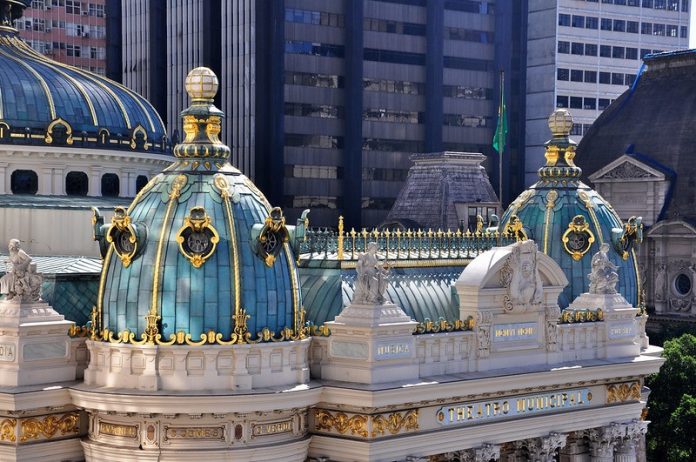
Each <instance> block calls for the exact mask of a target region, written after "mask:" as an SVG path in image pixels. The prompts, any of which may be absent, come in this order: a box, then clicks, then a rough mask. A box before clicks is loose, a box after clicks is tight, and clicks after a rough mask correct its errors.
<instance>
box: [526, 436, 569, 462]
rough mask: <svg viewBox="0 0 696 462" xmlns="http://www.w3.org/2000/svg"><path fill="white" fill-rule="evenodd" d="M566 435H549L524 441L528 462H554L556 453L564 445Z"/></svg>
mask: <svg viewBox="0 0 696 462" xmlns="http://www.w3.org/2000/svg"><path fill="white" fill-rule="evenodd" d="M567 438H568V435H565V434H560V433H549V434H548V435H547V436H542V437H540V438H531V439H528V440H526V442H525V445H526V446H527V451H528V454H529V461H530V462H555V461H556V451H557V450H558V449H560V448H562V447H564V446H565V445H566V440H567Z"/></svg>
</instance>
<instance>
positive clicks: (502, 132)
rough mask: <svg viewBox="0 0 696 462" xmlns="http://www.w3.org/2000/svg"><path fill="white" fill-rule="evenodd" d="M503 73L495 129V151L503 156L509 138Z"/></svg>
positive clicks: (501, 74)
mask: <svg viewBox="0 0 696 462" xmlns="http://www.w3.org/2000/svg"><path fill="white" fill-rule="evenodd" d="M503 88H504V87H503V73H502V72H501V73H500V104H499V105H498V125H497V126H496V127H495V135H493V149H495V150H496V151H498V154H499V155H501V156H502V155H503V151H505V137H507V132H508V126H507V108H506V107H505V93H504V91H503Z"/></svg>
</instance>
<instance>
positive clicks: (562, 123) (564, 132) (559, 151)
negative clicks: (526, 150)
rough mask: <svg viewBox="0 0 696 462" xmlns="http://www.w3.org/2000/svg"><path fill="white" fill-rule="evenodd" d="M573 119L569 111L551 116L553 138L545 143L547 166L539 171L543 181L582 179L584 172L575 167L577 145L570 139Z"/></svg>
mask: <svg viewBox="0 0 696 462" xmlns="http://www.w3.org/2000/svg"><path fill="white" fill-rule="evenodd" d="M572 128H573V117H572V116H571V115H570V112H568V110H567V109H556V110H555V111H553V113H552V114H551V115H550V116H549V130H551V135H552V136H553V137H552V138H551V139H550V140H549V141H547V142H546V143H544V146H545V147H546V151H545V152H544V157H546V165H544V166H543V167H541V168H540V169H539V176H540V177H541V179H542V180H550V181H554V180H569V179H577V178H580V175H581V174H582V170H581V169H580V167H578V166H576V165H575V161H574V159H575V148H576V146H577V143H576V142H575V141H573V140H571V139H570V131H571V130H572Z"/></svg>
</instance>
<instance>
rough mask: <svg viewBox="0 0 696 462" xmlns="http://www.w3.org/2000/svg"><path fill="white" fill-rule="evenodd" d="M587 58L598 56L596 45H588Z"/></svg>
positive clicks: (586, 45)
mask: <svg viewBox="0 0 696 462" xmlns="http://www.w3.org/2000/svg"><path fill="white" fill-rule="evenodd" d="M585 56H597V45H595V44H594V43H586V44H585Z"/></svg>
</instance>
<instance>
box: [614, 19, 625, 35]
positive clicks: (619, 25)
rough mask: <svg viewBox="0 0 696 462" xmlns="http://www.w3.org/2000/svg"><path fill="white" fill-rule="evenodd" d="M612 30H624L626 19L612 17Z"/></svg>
mask: <svg viewBox="0 0 696 462" xmlns="http://www.w3.org/2000/svg"><path fill="white" fill-rule="evenodd" d="M614 32H626V21H624V20H623V19H614Z"/></svg>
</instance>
